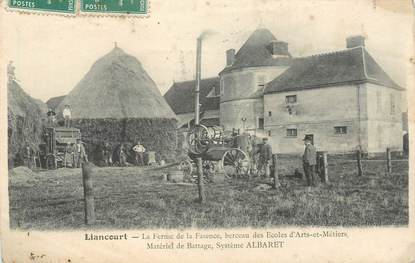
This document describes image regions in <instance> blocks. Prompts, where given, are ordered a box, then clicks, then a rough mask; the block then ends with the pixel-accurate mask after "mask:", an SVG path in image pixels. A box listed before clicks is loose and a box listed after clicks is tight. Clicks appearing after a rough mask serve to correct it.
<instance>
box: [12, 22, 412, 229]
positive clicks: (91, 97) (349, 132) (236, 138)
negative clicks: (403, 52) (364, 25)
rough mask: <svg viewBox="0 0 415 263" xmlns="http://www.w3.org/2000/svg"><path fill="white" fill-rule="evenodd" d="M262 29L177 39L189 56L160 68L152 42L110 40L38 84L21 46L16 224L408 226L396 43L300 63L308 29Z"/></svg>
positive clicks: (363, 38)
mask: <svg viewBox="0 0 415 263" xmlns="http://www.w3.org/2000/svg"><path fill="white" fill-rule="evenodd" d="M309 19H312V18H309ZM316 19H317V18H316ZM263 20H264V19H262V20H260V21H258V23H257V25H256V26H251V27H249V28H246V27H243V26H242V25H243V22H245V21H243V22H242V21H241V26H240V28H238V29H237V32H234V30H235V29H233V30H232V31H229V29H228V31H221V30H220V29H215V30H213V29H211V30H209V29H206V30H203V31H201V32H200V34H196V35H194V38H193V39H192V37H187V38H186V39H185V40H180V36H177V39H173V40H170V41H175V44H177V45H180V44H181V43H180V42H181V41H186V42H187V43H185V46H189V48H188V49H187V48H183V49H181V48H177V49H175V50H169V49H170V48H171V47H170V46H169V45H168V44H166V46H163V45H161V43H160V44H159V45H158V48H159V49H160V50H161V51H160V52H161V53H163V52H164V53H165V50H169V56H170V57H172V59H173V60H177V62H178V63H177V62H176V61H174V62H170V64H171V65H166V66H164V68H163V67H162V66H160V69H157V67H156V65H160V64H163V63H164V62H163V61H164V60H168V59H169V57H167V58H163V57H161V56H160V55H159V54H157V52H153V50H152V48H154V47H152V46H151V45H150V43H149V42H148V41H146V40H140V41H138V40H136V41H135V42H136V43H137V44H136V43H134V44H133V45H130V43H128V42H117V38H116V37H114V38H113V39H111V40H113V41H111V42H110V41H108V43H105V45H104V46H105V48H100V52H98V51H97V52H94V53H96V55H95V54H94V55H95V56H92V55H91V56H89V57H88V58H90V59H92V61H87V60H86V59H84V58H83V57H82V54H83V52H79V53H80V54H77V53H76V52H74V53H73V54H71V56H70V57H69V56H68V55H66V54H58V55H59V57H58V58H57V59H53V60H52V59H51V60H48V61H47V63H48V64H49V65H47V67H48V68H49V67H51V68H53V69H54V72H53V73H54V74H51V75H48V76H47V78H48V79H47V80H45V82H41V81H40V79H39V78H37V77H33V76H30V75H28V74H27V73H24V72H25V71H31V72H30V74H35V75H36V74H38V72H36V70H37V69H38V67H39V61H38V60H37V59H32V58H30V57H29V58H22V57H19V56H24V55H28V56H31V54H26V53H27V51H24V50H26V49H30V48H32V44H29V43H27V42H26V43H25V42H19V45H18V47H19V49H22V50H17V51H16V53H15V54H18V55H19V56H18V57H14V58H13V60H11V61H9V62H7V63H8V65H7V76H8V86H7V92H8V95H7V97H8V104H7V105H8V106H7V108H8V114H7V116H8V161H9V162H8V167H9V174H8V176H9V202H10V203H9V205H10V207H9V209H10V227H11V228H16V229H41V230H59V229H77V228H84V227H85V223H86V224H87V226H91V227H94V228H189V227H198V228H235V227H254V228H261V227H269V226H284V225H295V226H383V225H388V226H393V225H407V224H408V136H409V133H408V114H407V103H406V99H405V98H406V97H405V90H406V89H405V78H403V77H404V75H402V73H401V72H399V68H402V64H400V63H403V62H402V61H401V60H400V58H399V57H397V58H393V57H394V54H395V53H397V52H398V51H397V50H389V48H387V49H385V42H387V43H389V42H388V41H389V39H388V40H384V39H383V38H385V37H388V38H395V36H393V35H387V36H383V38H378V37H377V36H376V32H374V33H373V35H372V33H371V32H370V31H369V32H368V33H365V34H363V32H361V31H360V30H356V31H353V30H351V32H350V33H346V32H344V33H342V34H341V36H344V39H343V41H336V44H337V45H328V44H326V43H325V45H326V46H325V47H324V48H325V49H327V51H323V50H320V48H318V49H317V50H315V49H314V48H309V50H307V52H303V53H304V54H299V50H298V46H301V45H307V43H292V42H293V41H295V39H300V38H302V35H304V34H305V33H304V32H301V30H299V31H300V32H296V31H297V30H296V31H292V32H289V34H290V35H295V36H294V37H291V36H288V32H287V31H286V30H284V31H283V33H280V32H279V31H280V30H279V29H278V28H279V27H284V24H283V22H278V23H279V26H278V27H275V26H274V25H273V23H272V22H274V21H271V22H270V23H266V22H265V21H263ZM310 23H311V22H310ZM208 26H209V24H208V23H207V25H206V27H208ZM289 26H290V27H292V28H296V25H295V24H290V25H289ZM138 28H139V26H137V31H138V30H139V29H138ZM133 30H135V29H133ZM194 32H195V33H197V30H194ZM394 33H395V34H396V35H398V34H401V33H400V32H394ZM19 34H24V29H22V32H20V33H19ZM324 35H327V37H328V38H330V37H331V38H333V37H335V38H336V40H337V38H338V37H339V36H340V34H339V35H335V36H329V33H325V34H324ZM90 37H94V35H92V36H90ZM291 38H292V39H294V40H291V41H290V39H291ZM400 39H402V38H400ZM47 41H48V42H49V43H48V44H49V45H53V42H54V41H59V42H60V40H59V36H58V37H57V38H49V39H47ZM224 41H228V42H231V43H232V45H224V44H223V43H224ZM307 41H309V40H307V39H303V41H302V42H307ZM316 41H317V40H316ZM318 41H319V42H320V41H321V42H323V41H322V40H318ZM217 42H219V43H221V44H218V43H217ZM337 42H338V43H337ZM62 44H63V45H65V43H62ZM398 44H402V45H403V44H404V43H398ZM111 45H112V47H111ZM208 45H209V47H208V48H207V50H208V51H209V52H210V53H206V52H204V51H205V50H204V48H203V47H205V46H208ZM225 46H229V48H228V49H224V47H225ZM292 46H294V47H292ZM313 46H314V45H313ZM390 46H391V47H392V45H390ZM61 48H63V49H70V47H69V45H68V46H63V47H61ZM76 48H77V49H82V47H76ZM394 49H396V48H394ZM101 50H102V51H101ZM389 51H390V53H391V54H388V53H389ZM43 52H47V51H46V50H45V51H43ZM65 52H67V51H65ZM140 53H145V54H146V55H145V59H146V63H145V64H144V63H142V61H141V60H140ZM213 53H214V54H219V55H220V56H222V57H223V58H224V59H221V61H224V63H222V64H219V63H214V62H216V61H214V62H212V63H213V64H212V65H210V64H209V63H211V61H212V59H211V58H209V56H211V54H213ZM33 56H34V55H33ZM65 59H68V60H69V59H71V60H72V59H75V60H76V61H77V62H78V63H81V62H82V63H85V64H84V65H82V69H84V70H81V69H80V68H76V69H74V71H75V72H76V75H77V76H81V77H80V78H79V79H75V77H71V78H69V76H67V77H63V78H62V75H67V74H68V73H69V74H71V73H70V72H68V71H67V70H68V68H66V67H65V64H66V61H65ZM91 62H92V63H91ZM382 62H383V63H382ZM175 63H176V64H175ZM146 64H149V65H150V66H151V71H148V70H147V68H146V66H147V65H146ZM202 65H204V67H205V68H208V70H209V73H210V74H203V73H204V71H207V70H205V69H204V68H203V67H202ZM383 65H385V66H383ZM150 66H149V67H150ZM45 67H46V66H45ZM167 67H172V68H173V69H172V72H168V73H165V72H163V73H164V74H163V73H161V74H160V73H159V72H157V71H158V70H160V71H164V70H167ZM174 67H178V68H181V70H182V71H185V70H187V71H185V72H184V73H181V74H180V73H179V74H177V71H178V70H175V69H174ZM41 74H44V73H43V72H42V73H41ZM74 75H75V74H74ZM160 75H162V76H160ZM154 76H157V77H158V82H159V83H160V81H164V83H162V86H163V89H161V88H162V87H160V86H161V85H160V84H158V83H157V82H156V81H155V80H154ZM167 76H170V77H171V78H172V79H168V77H167ZM393 77H394V78H393ZM31 82H32V83H31ZM70 82H72V83H76V84H75V85H74V86H73V87H71V86H70V85H69V84H68V83H70ZM54 85H57V86H54ZM61 85H62V86H61ZM39 86H42V89H43V90H42V93H41V94H42V95H41V99H38V98H36V97H35V96H34V95H33V96H32V94H35V92H36V93H37V94H40V92H39V89H40V87H39ZM63 86H64V87H65V88H63ZM43 87H44V88H43ZM54 94H63V95H59V96H54Z"/></svg>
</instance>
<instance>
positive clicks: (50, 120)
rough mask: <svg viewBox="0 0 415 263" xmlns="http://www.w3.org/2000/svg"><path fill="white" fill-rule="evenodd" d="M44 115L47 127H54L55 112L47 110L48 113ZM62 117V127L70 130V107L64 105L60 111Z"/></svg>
mask: <svg viewBox="0 0 415 263" xmlns="http://www.w3.org/2000/svg"><path fill="white" fill-rule="evenodd" d="M46 115H47V116H48V125H49V126H51V127H54V126H56V121H57V118H56V112H55V111H54V110H53V109H51V108H50V109H49V110H48V112H47V113H46ZM62 116H63V122H64V123H63V126H64V127H65V128H70V127H71V119H72V111H71V106H70V105H68V104H66V105H65V106H64V108H63V110H62Z"/></svg>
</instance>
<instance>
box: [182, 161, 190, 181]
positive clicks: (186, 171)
mask: <svg viewBox="0 0 415 263" xmlns="http://www.w3.org/2000/svg"><path fill="white" fill-rule="evenodd" d="M179 169H180V170H181V171H182V172H183V176H184V178H187V179H189V180H190V178H192V172H193V164H192V162H191V161H189V160H183V161H181V162H180V164H179Z"/></svg>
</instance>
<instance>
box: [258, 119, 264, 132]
mask: <svg viewBox="0 0 415 263" xmlns="http://www.w3.org/2000/svg"><path fill="white" fill-rule="evenodd" d="M258 129H261V130H263V129H264V118H258Z"/></svg>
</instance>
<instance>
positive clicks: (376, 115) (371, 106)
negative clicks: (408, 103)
mask: <svg viewBox="0 0 415 263" xmlns="http://www.w3.org/2000/svg"><path fill="white" fill-rule="evenodd" d="M365 85H366V89H367V93H368V98H369V99H368V102H367V112H368V121H367V126H368V151H369V152H385V150H386V148H387V147H391V148H393V149H395V150H402V136H403V129H402V109H401V103H402V92H401V91H399V90H396V89H392V88H388V87H384V86H379V85H375V84H371V83H367V84H365Z"/></svg>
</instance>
